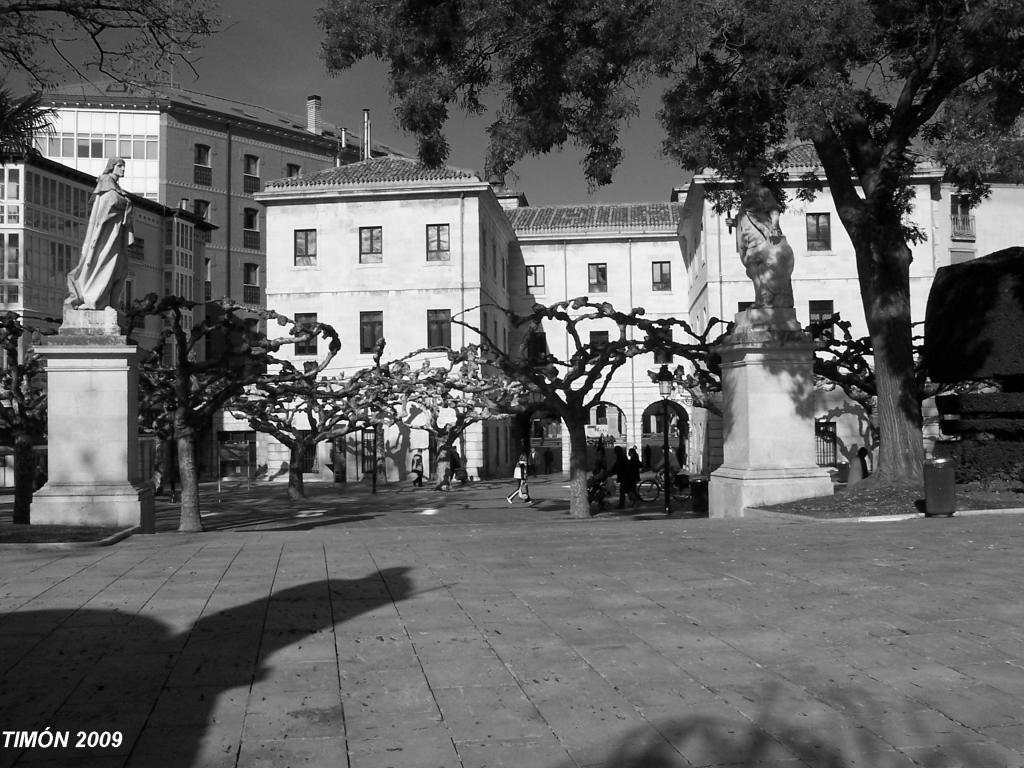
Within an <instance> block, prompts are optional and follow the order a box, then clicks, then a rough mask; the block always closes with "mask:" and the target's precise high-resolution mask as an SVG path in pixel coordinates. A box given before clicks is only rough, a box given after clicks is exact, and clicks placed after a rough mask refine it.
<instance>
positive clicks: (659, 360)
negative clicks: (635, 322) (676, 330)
mask: <svg viewBox="0 0 1024 768" xmlns="http://www.w3.org/2000/svg"><path fill="white" fill-rule="evenodd" d="M651 340H652V341H665V342H671V341H672V329H671V328H658V329H655V330H653V331H651ZM671 362H672V350H670V349H664V348H658V347H656V348H655V350H654V364H655V365H664V364H667V363H671Z"/></svg>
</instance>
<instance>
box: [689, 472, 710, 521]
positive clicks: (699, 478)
mask: <svg viewBox="0 0 1024 768" xmlns="http://www.w3.org/2000/svg"><path fill="white" fill-rule="evenodd" d="M709 479H710V478H708V476H707V475H691V476H690V502H691V504H692V506H693V511H694V512H695V513H696V514H700V515H706V514H707V513H708V480H709Z"/></svg>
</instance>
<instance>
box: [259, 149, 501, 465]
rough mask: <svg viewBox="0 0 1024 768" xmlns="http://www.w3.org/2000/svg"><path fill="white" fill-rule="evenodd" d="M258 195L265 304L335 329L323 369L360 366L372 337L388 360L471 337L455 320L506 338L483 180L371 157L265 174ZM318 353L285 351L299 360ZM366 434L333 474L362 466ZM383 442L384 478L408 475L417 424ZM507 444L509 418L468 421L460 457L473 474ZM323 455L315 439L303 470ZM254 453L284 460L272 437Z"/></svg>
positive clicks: (492, 210)
mask: <svg viewBox="0 0 1024 768" xmlns="http://www.w3.org/2000/svg"><path fill="white" fill-rule="evenodd" d="M257 199H259V200H260V202H261V203H263V205H264V206H266V210H267V222H268V242H267V257H268V258H267V278H268V292H267V304H268V306H271V307H273V308H274V309H276V310H277V311H279V312H281V313H283V314H285V315H288V316H290V317H294V318H295V319H296V320H298V321H308V322H313V321H319V322H326V323H330V324H331V325H333V326H334V327H335V328H336V329H337V331H338V333H339V335H340V337H341V343H342V352H341V354H340V355H339V356H338V358H337V363H338V365H337V366H336V367H335V368H334V369H332V370H330V371H328V372H327V374H328V375H348V374H351V373H354V372H355V371H357V370H359V369H361V368H365V367H367V366H369V365H370V364H371V362H372V353H373V351H374V348H375V345H376V342H377V340H378V339H380V338H381V337H384V338H385V339H386V340H387V351H386V353H385V358H386V359H394V358H397V357H400V356H402V355H405V354H408V353H410V352H413V351H415V350H417V349H420V348H421V347H426V346H435V345H439V344H443V345H449V344H450V345H451V346H454V347H460V346H462V345H464V344H469V343H473V342H475V341H477V338H476V335H475V334H473V333H472V332H470V331H468V330H467V329H466V328H465V327H463V326H461V325H458V324H453V323H452V322H451V319H452V318H453V317H461V318H463V319H464V320H465V321H466V322H468V323H470V324H472V325H473V326H475V327H480V328H483V329H486V331H487V333H488V334H489V335H490V336H491V338H492V339H494V340H496V341H497V342H498V343H500V344H503V345H506V344H508V327H507V322H506V317H505V315H504V313H501V312H498V311H497V310H496V309H495V307H498V306H508V291H509V283H508V275H509V269H508V264H509V250H510V246H511V245H512V244H513V243H514V242H515V233H514V231H513V229H512V226H511V224H510V223H509V221H508V217H507V216H506V215H505V213H504V211H503V210H502V208H501V206H500V204H499V203H498V200H497V198H496V197H495V195H494V193H493V192H492V190H491V187H490V186H489V185H488V184H486V183H484V182H482V181H480V180H479V179H478V178H477V177H476V176H475V175H473V174H470V173H466V172H462V171H457V170H454V169H440V170H429V169H426V168H424V167H423V166H421V165H420V164H419V163H418V162H416V161H412V160H407V159H403V158H397V157H388V158H375V159H372V160H367V161H363V162H359V163H354V164H351V165H345V166H341V167H338V168H333V169H329V170H324V171H320V172H318V173H313V174H306V175H303V176H301V177H296V178H291V179H282V180H280V181H275V182H269V183H268V184H267V185H266V188H265V190H264V191H263V192H262V193H259V194H258V195H257ZM318 351H319V350H316V349H315V348H305V349H301V350H298V351H296V350H290V351H289V352H288V354H290V355H293V356H296V357H297V358H298V359H299V360H301V358H302V357H303V356H306V355H309V356H315V355H316V354H317V352H318ZM370 440H371V438H370V436H369V435H368V434H367V436H366V438H365V440H358V439H357V440H352V441H350V444H349V450H347V451H346V461H345V462H344V465H343V468H338V467H335V469H334V474H335V476H336V477H338V475H341V478H345V479H359V478H360V477H362V476H363V474H364V473H365V472H368V471H371V468H372V466H373V464H372V462H373V456H372V453H371V451H370V443H369V441H370ZM385 442H386V445H385V446H384V448H383V453H384V456H385V463H386V467H387V472H388V476H389V477H390V478H397V477H405V475H406V473H407V472H408V468H409V462H410V461H411V456H412V451H413V450H414V449H418V448H422V449H428V448H430V444H429V439H428V437H427V435H426V433H424V432H422V431H421V430H413V431H412V432H411V433H405V432H400V431H399V430H395V429H392V430H389V431H388V433H387V434H386V435H385ZM512 450H513V447H512V445H511V441H510V433H509V427H508V424H507V422H497V423H486V424H482V425H476V426H475V427H471V428H470V430H468V433H467V434H466V435H464V438H463V441H462V446H461V451H460V453H461V454H462V456H463V457H464V460H465V465H466V467H467V468H468V471H469V473H470V475H472V476H477V475H483V476H490V475H493V474H495V473H498V472H501V471H503V469H504V468H505V467H506V466H508V465H509V464H510V461H511V452H512ZM330 451H331V446H327V445H321V446H320V450H319V452H318V456H317V457H316V459H315V464H314V463H311V464H310V466H308V467H307V469H308V470H310V471H312V472H314V473H317V474H320V475H321V476H325V477H326V476H330V470H329V466H330V465H332V464H336V463H337V462H332V461H331V459H330ZM260 453H261V455H260V458H259V463H261V464H263V463H266V464H267V466H268V468H269V470H270V474H272V475H273V474H276V470H278V469H279V468H280V466H281V464H282V462H285V461H286V460H287V454H286V452H285V451H284V450H283V448H282V447H281V446H276V445H274V444H271V445H270V446H268V447H266V448H261V449H260ZM311 461H313V460H311ZM339 469H340V471H339ZM341 478H339V479H341Z"/></svg>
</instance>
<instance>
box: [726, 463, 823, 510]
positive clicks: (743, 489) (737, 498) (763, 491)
mask: <svg viewBox="0 0 1024 768" xmlns="http://www.w3.org/2000/svg"><path fill="white" fill-rule="evenodd" d="M831 495H832V479H831V478H830V477H829V474H828V472H826V471H825V470H823V469H821V468H820V467H817V466H814V467H806V468H804V469H800V468H780V469H734V468H731V467H719V468H718V469H716V470H715V471H714V472H712V473H711V483H710V486H709V489H708V509H709V511H710V516H711V517H745V516H746V508H747V507H759V506H768V505H770V504H781V503H783V502H786V501H794V500H795V499H809V498H811V497H814V496H831Z"/></svg>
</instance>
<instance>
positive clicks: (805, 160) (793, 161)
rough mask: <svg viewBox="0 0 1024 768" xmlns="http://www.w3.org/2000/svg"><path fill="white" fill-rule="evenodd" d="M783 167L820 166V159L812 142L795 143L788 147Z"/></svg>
mask: <svg viewBox="0 0 1024 768" xmlns="http://www.w3.org/2000/svg"><path fill="white" fill-rule="evenodd" d="M782 167H783V168H820V167H821V160H819V159H818V153H817V152H816V151H815V150H814V145H813V144H797V145H796V146H794V147H790V148H789V152H788V154H787V155H786V162H784V163H783V164H782Z"/></svg>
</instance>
